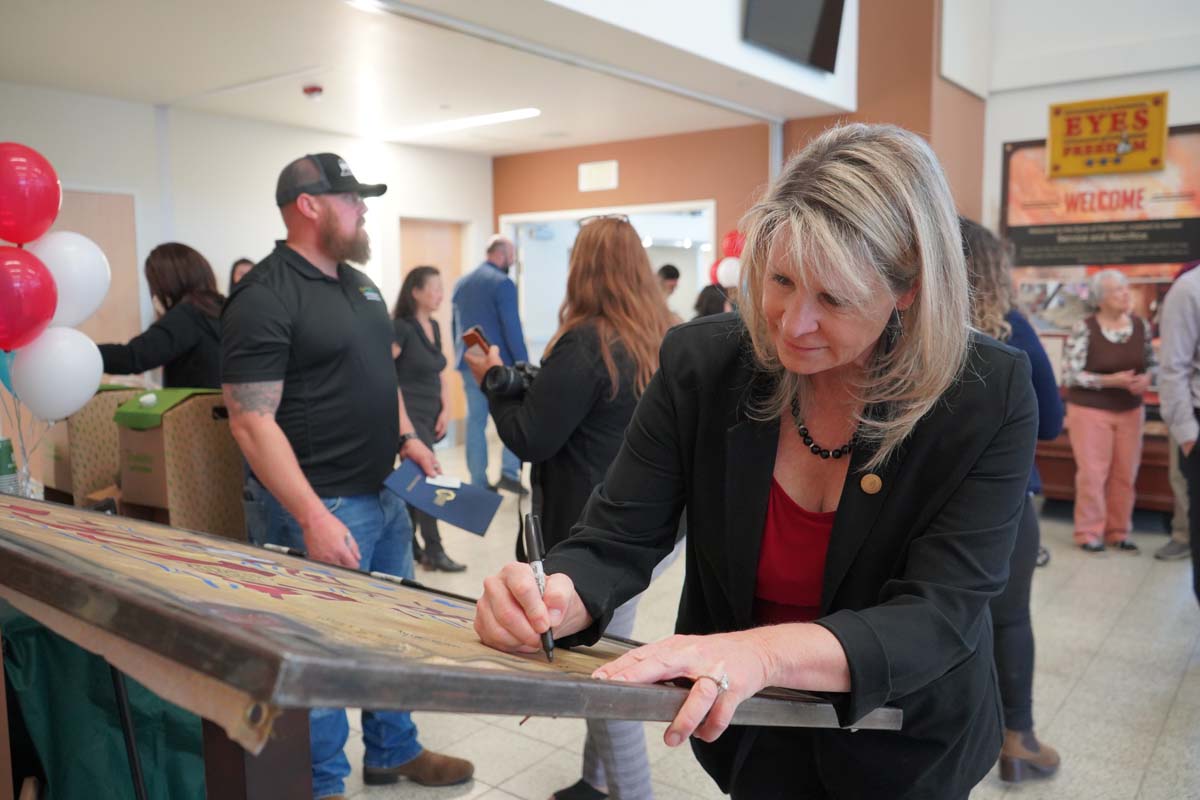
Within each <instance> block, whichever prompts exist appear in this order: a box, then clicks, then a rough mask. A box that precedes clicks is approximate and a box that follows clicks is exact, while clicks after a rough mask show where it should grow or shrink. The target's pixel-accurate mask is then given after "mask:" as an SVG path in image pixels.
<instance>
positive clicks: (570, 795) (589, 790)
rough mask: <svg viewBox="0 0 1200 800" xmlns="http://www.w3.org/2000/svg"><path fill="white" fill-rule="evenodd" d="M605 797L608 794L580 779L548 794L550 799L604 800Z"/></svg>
mask: <svg viewBox="0 0 1200 800" xmlns="http://www.w3.org/2000/svg"><path fill="white" fill-rule="evenodd" d="M606 797H608V795H606V794H605V793H604V792H602V791H600V790H599V789H597V788H596V787H594V786H592V785H591V784H590V783H588V782H587V781H585V780H582V779H580V780H579V781H577V782H575V783H574V784H572V785H570V786H568V787H567V788H565V789H559V790H558V791H557V792H555V793H554V794H552V795H550V798H551V800H604V798H606Z"/></svg>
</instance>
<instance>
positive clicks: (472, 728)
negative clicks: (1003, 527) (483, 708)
mask: <svg viewBox="0 0 1200 800" xmlns="http://www.w3.org/2000/svg"><path fill="white" fill-rule="evenodd" d="M495 455H498V454H494V455H493V459H492V463H493V465H495V464H496V463H498V462H497V459H496V457H495ZM440 457H441V460H442V462H443V464H444V465H445V466H446V468H447V470H448V471H450V472H452V473H455V474H459V475H464V476H465V474H466V469H465V466H464V465H463V461H462V453H461V449H457V450H447V451H444V452H442V453H441V454H440ZM493 471H494V467H493ZM516 507H517V506H516V501H515V499H514V498H513V497H512V496H511V495H505V500H504V505H503V506H501V509H500V512H499V514H498V515H497V517H496V520H495V522H494V523H493V524H492V527H491V529H490V530H489V531H488V534H487V536H486V537H483V538H479V537H476V536H473V535H471V534H469V533H464V532H462V531H460V530H457V529H445V530H444V531H443V535H444V539H445V542H446V547H447V550H448V552H449V553H450V555H451V556H452V557H453V558H455V559H456V560H459V561H464V562H466V563H467V564H468V565H469V569H468V570H467V571H466V572H465V573H460V574H457V575H448V574H445V573H430V572H423V571H421V570H418V572H417V576H416V577H417V579H418V580H420V581H423V582H425V583H428V584H429V585H431V586H436V587H438V588H442V589H446V590H449V591H453V592H459V593H463V594H469V595H471V596H476V595H478V593H479V591H480V589H481V586H482V581H483V579H484V578H485V577H486V576H487V575H489V574H491V573H492V572H494V571H495V570H496V569H497V568H498V567H499V566H500V565H501V564H503V563H504V562H506V561H507V560H510V559H511V558H512V553H513V543H514V541H515V536H516V534H515V530H516ZM1135 527H1136V528H1137V529H1138V533H1137V534H1136V536H1135V539H1136V541H1137V542H1138V543H1139V544H1140V545H1141V547H1142V554H1141V555H1140V556H1130V555H1126V554H1123V553H1115V552H1109V553H1104V554H1100V555H1088V554H1085V553H1083V552H1081V551H1079V550H1078V549H1076V548H1074V547H1073V546H1072V544H1071V524H1070V506H1066V505H1063V504H1050V505H1049V506H1047V507H1046V508H1045V509H1044V511H1043V515H1042V538H1043V542H1044V544H1045V545H1046V546H1047V547H1048V548H1049V550H1050V552H1051V554H1052V558H1051V561H1050V564H1049V565H1048V566H1046V567H1044V568H1041V569H1039V570H1038V571H1037V574H1036V576H1035V578H1034V583H1033V614H1034V629H1035V635H1036V639H1037V648H1038V650H1037V674H1036V678H1035V683H1034V690H1035V703H1034V714H1035V718H1036V720H1037V726H1038V732H1039V734H1040V735H1041V736H1042V738H1043V739H1045V740H1046V741H1047V742H1049V743H1052V744H1053V745H1054V746H1055V747H1057V748H1058V749H1059V750H1060V752H1061V753H1062V755H1063V767H1062V770H1061V771H1060V773H1059V775H1057V776H1056V777H1054V778H1053V779H1051V780H1048V781H1043V782H1034V783H1025V784H1021V785H1018V786H1006V785H1005V784H1003V783H1001V782H1000V780H999V779H998V778H997V777H996V774H995V771H993V773H992V774H991V775H990V776H988V777H987V778H986V779H985V780H984V781H983V783H981V784H980V785H979V786H978V787H977V788H976V790H975V791H974V792H973V793H972V795H971V797H972V798H976V799H977V800H993V798H997V797H1000V796H1001V795H1004V796H1006V797H1020V798H1023V800H1041V798H1053V800H1059V799H1061V800H1076V799H1078V800H1200V609H1198V608H1197V604H1196V600H1195V598H1194V597H1193V596H1192V593H1191V583H1190V581H1191V565H1190V563H1189V562H1187V561H1184V562H1171V563H1164V562H1161V561H1155V560H1154V558H1153V557H1152V553H1153V550H1154V549H1155V548H1156V547H1158V546H1159V545H1160V544H1162V543H1163V542H1165V541H1166V539H1165V537H1164V536H1163V535H1162V534H1161V533H1160V530H1161V518H1160V517H1159V516H1158V515H1153V514H1151V515H1141V514H1139V515H1138V518H1137V520H1136V526H1135ZM682 567H683V565H682V560H680V561H678V562H677V563H676V564H674V565H673V566H672V567H671V568H670V569H668V570H667V572H666V573H665V574H664V575H663V576H662V578H660V579H659V581H658V582H657V583H656V584H655V585H653V586H652V587H651V588H650V590H649V593H648V596H647V598H646V599H645V600H644V601H643V602H642V604H641V609H640V612H639V618H638V624H637V629H636V631H635V636H636V637H637V638H638V639H641V640H643V641H645V640H650V639H655V638H659V637H662V636H665V635H667V634H669V633H670V632H671V630H672V627H673V625H674V618H675V606H676V602H677V598H678V594H679V589H680V586H681V585H682V581H683V568H682ZM415 717H416V720H417V724H418V727H419V728H420V731H421V739H422V741H423V743H424V744H425V745H426V746H427V747H429V748H431V749H434V750H439V751H442V752H448V753H451V754H453V755H458V756H462V757H464V758H469V759H471V760H472V761H474V762H475V765H476V779H475V780H474V781H473V782H472V783H470V784H468V785H466V786H460V787H456V788H451V789H441V790H434V789H423V788H421V787H418V786H415V785H413V784H408V783H403V782H402V783H400V784H398V785H396V786H393V787H383V788H374V787H372V788H365V787H363V786H362V782H361V777H360V775H359V773H358V770H357V767H356V769H355V773H354V775H353V776H352V778H351V782H350V783H349V784H348V785H347V790H348V794H349V796H351V797H354V798H358V799H359V800H385V799H386V800H400V799H401V798H405V799H407V798H413V799H414V800H415V799H416V798H428V799H429V800H441V799H442V798H477V799H478V800H496V799H498V798H524V800H546V798H548V797H549V796H550V793H551V792H552V791H554V790H555V789H559V788H562V787H564V786H567V785H569V784H571V783H574V782H575V781H576V780H577V779H578V778H579V769H580V753H581V752H582V743H583V735H584V725H583V722H581V721H579V720H566V719H564V720H553V719H531V720H529V721H528V722H526V723H525V725H523V726H518V724H517V723H518V718H515V717H490V716H483V715H455V714H427V713H417V714H416V715H415ZM351 719H352V725H353V726H354V727H355V732H353V733H352V734H351V736H352V740H351V743H350V746H349V747H348V751H349V752H348V755H349V757H350V761H351V763H352V764H355V765H357V764H360V763H361V760H362V743H361V741H360V740H359V737H358V733H357V730H358V723H357V715H353V716H352V718H351ZM646 728H647V743H648V750H649V757H650V761H651V765H652V773H653V777H654V784H655V786H654V788H655V796H656V797H657V798H659V800H693V799H694V798H697V797H700V798H716V797H721V796H723V795H721V793H720V792H719V791H718V790H717V788H716V786H715V785H714V784H713V783H712V781H711V780H709V778H708V777H707V776H706V775H705V774H704V772H703V771H702V770H701V769H700V768H699V767H698V766H697V765H696V763H695V761H694V759H693V758H692V756H691V753H690V751H689V750H688V748H686V747H683V748H679V749H675V750H671V749H668V748H667V747H666V746H665V745H664V744H663V743H662V734H663V730H664V729H665V725H664V724H654V723H651V724H647V726H646Z"/></svg>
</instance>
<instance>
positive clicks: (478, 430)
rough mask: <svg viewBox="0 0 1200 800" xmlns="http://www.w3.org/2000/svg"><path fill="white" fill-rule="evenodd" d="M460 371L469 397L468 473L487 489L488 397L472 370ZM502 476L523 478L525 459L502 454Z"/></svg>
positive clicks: (474, 480) (464, 388)
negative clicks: (522, 467) (523, 462)
mask: <svg viewBox="0 0 1200 800" xmlns="http://www.w3.org/2000/svg"><path fill="white" fill-rule="evenodd" d="M459 371H460V372H462V376H463V391H465V392H466V394H467V471H468V472H470V473H471V483H473V484H475V485H476V486H487V485H488V479H487V465H488V451H487V421H488V413H489V412H488V401H487V395H485V394H484V393H483V390H482V389H480V388H479V384H478V383H476V382H475V376H474V375H472V374H471V371H470V370H469V369H461V370H459ZM500 474H501V475H503V476H505V477H506V478H512V479H513V480H514V481H519V480H520V479H521V459H519V458H517V456H516V454H515V453H513V452H512V451H511V450H509V449H508V448H507V447H505V448H504V449H503V450H502V451H501V453H500Z"/></svg>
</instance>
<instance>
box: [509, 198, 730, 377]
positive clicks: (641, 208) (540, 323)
mask: <svg viewBox="0 0 1200 800" xmlns="http://www.w3.org/2000/svg"><path fill="white" fill-rule="evenodd" d="M599 214H624V215H625V216H627V217H629V221H630V223H631V224H632V225H633V227H634V228H635V229H636V230H637V232H638V235H639V236H641V238H642V245H643V246H644V247H645V248H646V254H647V256H649V258H650V266H651V268H652V269H654V270H655V271H657V270H658V269H659V268H660V267H662V266H663V265H665V264H672V265H674V266H675V267H676V268H677V269H678V270H679V275H680V278H679V285H678V287H677V288H676V290H675V292H674V294H672V295H671V296H670V297H669V298H667V306H668V307H669V308H670V309H671V311H673V312H675V313H676V314H677V315H679V317H680V318H681V319H684V320H689V319H691V318H692V317H693V316H695V310H694V309H693V306H694V304H695V302H696V295H697V293H698V292H699V291H700V289H701V288H703V287H704V286H705V284H707V283H708V272H709V268H710V266H711V264H712V261H713V253H714V250H715V245H714V243H715V241H716V203H715V202H714V201H712V200H697V201H691V202H681V203H654V204H648V205H636V206H612V207H607V208H577V209H564V210H561V211H544V212H530V213H523V214H504V215H502V216H501V217H500V230H501V231H502V232H503V233H504V235H505V236H507V237H508V238H510V239H512V241H513V243H514V244H515V245H516V248H517V263H516V267H515V269H514V270H513V273H514V276H515V279H516V283H517V292H518V297H519V301H520V311H521V324H522V326H523V327H524V331H525V342H526V344H527V345H528V347H529V358H530V360H531V361H533V362H535V363H536V362H537V361H540V360H541V354H542V352H543V351H544V350H545V348H546V344H547V343H548V342H549V341H550V339H551V338H552V337H553V336H554V332H555V331H556V330H557V329H558V309H559V307H560V306H561V305H562V301H563V298H564V297H565V296H566V291H567V265H568V264H569V262H570V259H571V247H572V246H573V245H574V243H575V236H576V234H578V232H579V220H581V219H584V218H585V217H590V216H595V215H599Z"/></svg>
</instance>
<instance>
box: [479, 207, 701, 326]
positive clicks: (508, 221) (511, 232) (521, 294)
mask: <svg viewBox="0 0 1200 800" xmlns="http://www.w3.org/2000/svg"><path fill="white" fill-rule="evenodd" d="M678 211H699V212H701V213H703V212H706V211H707V212H708V215H709V217H708V218H709V220H710V228H711V235H710V237H709V241H710V242H712V246H713V252H714V253H716V252H717V245H718V242H717V201H716V200H712V199H708V200H679V201H675V202H670V203H626V204H623V205H611V206H594V207H591V208H560V209H554V210H551V211H522V212H520V213H516V214H501V215H500V217H499V223H500V225H499V228H500V233H501V235H503V236H506V237H507V238H508V239H509V240H510V241H512V242H513V243H514V244H515V243H516V241H517V226H518V225H519V224H521V223H523V222H545V221H554V220H563V219H582V218H583V217H593V216H599V215H603V214H625V215H626V216H631V215H634V214H655V213H672V212H678ZM516 250H517V253H516V257H517V262H516V264H515V265H514V266H515V267H516V269H515V270H514V272H515V273H516V274H515V275H514V276H513V281H514V282H515V283H516V284H517V305H518V310H519V313H520V315H521V318H522V319H524V318H525V287H524V281H523V278H524V276H525V264H524V261H523V260H522V258H521V250H520V247H517V248H516Z"/></svg>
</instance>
